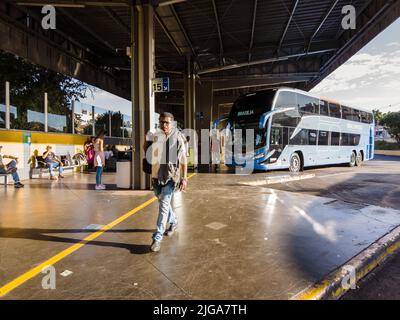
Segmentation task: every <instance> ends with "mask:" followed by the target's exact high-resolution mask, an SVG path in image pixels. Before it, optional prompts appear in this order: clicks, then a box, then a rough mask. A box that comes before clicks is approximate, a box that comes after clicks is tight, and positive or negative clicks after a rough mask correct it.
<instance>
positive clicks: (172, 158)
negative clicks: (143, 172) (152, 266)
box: [150, 112, 187, 252]
mask: <svg viewBox="0 0 400 320" xmlns="http://www.w3.org/2000/svg"><path fill="white" fill-rule="evenodd" d="M173 121H174V116H173V115H172V114H171V113H169V112H164V113H162V114H161V115H160V130H159V131H158V132H157V133H156V134H155V135H154V138H153V139H154V140H153V144H152V145H151V147H150V148H151V152H152V159H153V160H152V168H151V178H152V185H153V188H154V193H155V195H156V197H157V198H158V203H159V211H158V219H157V230H156V232H155V233H154V234H153V242H152V244H151V251H153V252H157V251H160V248H161V240H162V239H163V236H164V235H166V236H171V235H172V234H173V233H174V232H175V229H176V227H177V225H178V220H177V218H176V216H175V213H174V211H173V210H172V206H171V200H172V197H173V194H174V192H175V190H176V189H178V188H179V190H180V191H184V190H185V189H186V188H187V157H186V148H185V137H184V136H183V135H182V134H181V133H180V132H179V130H178V129H176V128H174V127H173ZM167 222H168V223H169V228H168V229H167V230H166V231H165V227H166V223H167Z"/></svg>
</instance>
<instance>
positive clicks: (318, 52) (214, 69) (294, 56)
mask: <svg viewBox="0 0 400 320" xmlns="http://www.w3.org/2000/svg"><path fill="white" fill-rule="evenodd" d="M332 51H336V49H326V50H319V51H313V52H302V53H297V54H291V55H287V56H281V57H277V58H269V59H263V60H257V61H250V62H243V63H236V64H231V65H227V66H221V67H216V68H210V69H206V70H201V71H199V72H197V74H199V75H201V74H207V73H213V72H220V71H226V70H232V69H238V68H243V67H249V66H254V65H259V64H265V63H272V62H279V61H286V60H289V59H292V58H298V57H304V56H310V55H316V54H324V53H329V52H332Z"/></svg>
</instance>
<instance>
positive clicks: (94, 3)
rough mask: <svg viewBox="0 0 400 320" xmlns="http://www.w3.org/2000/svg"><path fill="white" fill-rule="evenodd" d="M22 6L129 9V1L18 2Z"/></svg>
mask: <svg viewBox="0 0 400 320" xmlns="http://www.w3.org/2000/svg"><path fill="white" fill-rule="evenodd" d="M16 4H17V5H20V6H40V7H43V6H44V5H46V4H49V5H52V6H53V7H64V8H84V7H86V6H95V7H128V6H129V2H128V1H118V2H113V1H80V0H74V1H66V0H56V1H42V0H36V1H35V0H31V1H26V2H22V1H21V2H17V3H16Z"/></svg>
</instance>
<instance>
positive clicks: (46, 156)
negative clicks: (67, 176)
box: [43, 146, 64, 180]
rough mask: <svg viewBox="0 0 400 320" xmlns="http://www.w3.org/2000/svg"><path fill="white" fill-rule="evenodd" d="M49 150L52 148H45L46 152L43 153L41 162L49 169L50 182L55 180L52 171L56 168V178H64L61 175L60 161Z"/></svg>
mask: <svg viewBox="0 0 400 320" xmlns="http://www.w3.org/2000/svg"><path fill="white" fill-rule="evenodd" d="M51 150H52V147H51V146H47V147H46V152H45V153H43V160H44V162H46V164H47V166H48V167H49V171H50V180H57V178H56V177H55V176H54V173H53V169H54V168H57V167H58V177H59V178H64V176H63V175H62V172H63V164H62V162H61V160H60V159H59V158H58V157H57V156H56V155H55V154H54V152H52V151H51Z"/></svg>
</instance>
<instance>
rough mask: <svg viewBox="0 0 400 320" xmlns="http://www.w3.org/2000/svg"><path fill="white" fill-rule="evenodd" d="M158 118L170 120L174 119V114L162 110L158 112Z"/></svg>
mask: <svg viewBox="0 0 400 320" xmlns="http://www.w3.org/2000/svg"><path fill="white" fill-rule="evenodd" d="M160 118H171V119H172V120H174V115H173V114H172V113H169V112H163V113H161V114H160Z"/></svg>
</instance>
